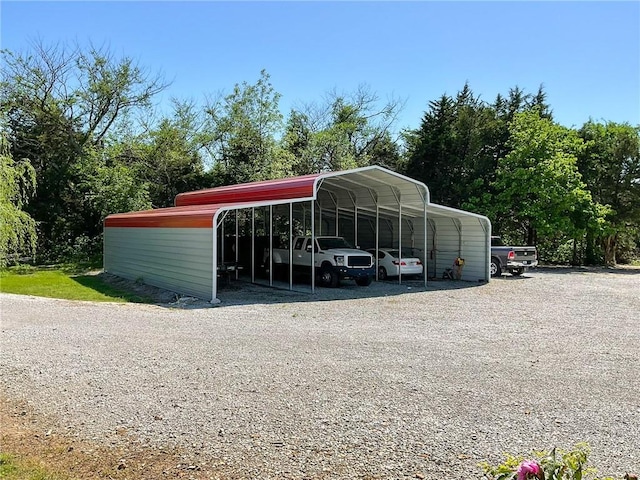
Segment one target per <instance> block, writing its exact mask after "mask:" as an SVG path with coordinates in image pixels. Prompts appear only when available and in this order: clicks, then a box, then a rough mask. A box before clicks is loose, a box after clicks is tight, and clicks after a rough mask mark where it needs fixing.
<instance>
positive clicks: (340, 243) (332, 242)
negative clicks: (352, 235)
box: [316, 237, 353, 250]
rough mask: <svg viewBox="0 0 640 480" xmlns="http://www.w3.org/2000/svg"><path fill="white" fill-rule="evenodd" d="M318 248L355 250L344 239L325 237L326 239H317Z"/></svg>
mask: <svg viewBox="0 0 640 480" xmlns="http://www.w3.org/2000/svg"><path fill="white" fill-rule="evenodd" d="M316 241H317V242H318V246H319V247H320V250H329V249H330V248H353V247H352V246H351V245H349V242H347V241H346V240H345V239H344V238H342V237H325V238H317V239H316Z"/></svg>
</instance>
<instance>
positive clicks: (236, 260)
mask: <svg viewBox="0 0 640 480" xmlns="http://www.w3.org/2000/svg"><path fill="white" fill-rule="evenodd" d="M238 254H239V250H238V209H236V259H235V262H236V280H238V258H239V257H238Z"/></svg>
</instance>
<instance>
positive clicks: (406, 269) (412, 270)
mask: <svg viewBox="0 0 640 480" xmlns="http://www.w3.org/2000/svg"><path fill="white" fill-rule="evenodd" d="M422 270H423V268H422V265H406V266H405V265H402V266H397V265H396V271H395V276H396V277H397V276H398V271H400V272H402V275H422Z"/></svg>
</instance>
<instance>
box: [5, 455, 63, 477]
mask: <svg viewBox="0 0 640 480" xmlns="http://www.w3.org/2000/svg"><path fill="white" fill-rule="evenodd" d="M0 478H1V479H6V480H55V479H60V478H61V477H59V476H57V475H53V474H51V473H48V472H47V471H45V470H43V469H42V468H40V467H37V466H35V465H31V464H30V462H27V461H21V460H19V459H18V458H17V457H14V456H13V455H8V454H6V453H0Z"/></svg>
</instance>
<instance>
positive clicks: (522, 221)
mask: <svg viewBox="0 0 640 480" xmlns="http://www.w3.org/2000/svg"><path fill="white" fill-rule="evenodd" d="M508 146H509V148H510V151H509V153H508V154H507V155H506V156H505V158H504V159H501V160H500V161H499V163H498V169H497V172H496V180H495V182H494V183H493V185H492V186H493V189H494V191H495V192H496V194H495V196H494V199H493V200H494V201H493V205H492V206H491V207H490V208H489V211H488V213H489V214H490V215H491V217H492V218H494V219H495V220H496V223H497V224H499V225H500V226H501V227H502V228H503V229H505V230H507V231H508V232H510V233H511V235H512V236H513V237H515V238H517V239H519V240H520V241H524V242H526V243H527V244H529V245H535V244H539V245H540V246H541V250H542V255H543V258H544V255H545V253H547V252H545V248H544V247H545V245H549V246H550V249H553V248H556V247H557V244H558V242H563V241H566V240H576V239H579V238H582V237H583V236H584V235H585V234H586V233H587V230H594V229H597V228H598V226H599V225H601V223H602V216H603V215H604V214H605V213H606V212H605V210H604V208H603V207H602V206H600V205H599V204H597V203H595V202H593V199H592V197H591V193H590V192H589V191H588V190H587V188H586V185H585V183H584V182H583V181H582V176H581V175H580V172H579V171H578V167H577V155H578V154H580V152H582V151H583V149H584V143H583V142H582V139H580V138H579V137H578V135H577V132H576V131H574V130H571V129H568V128H565V127H563V126H560V125H558V124H556V123H554V122H553V121H552V120H550V119H547V118H542V117H541V116H540V113H539V112H538V111H537V110H532V111H528V112H522V113H517V114H516V115H515V117H514V119H513V121H512V122H511V125H510V139H509V142H508ZM542 240H544V242H543V241H542ZM545 242H546V243H545Z"/></svg>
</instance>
